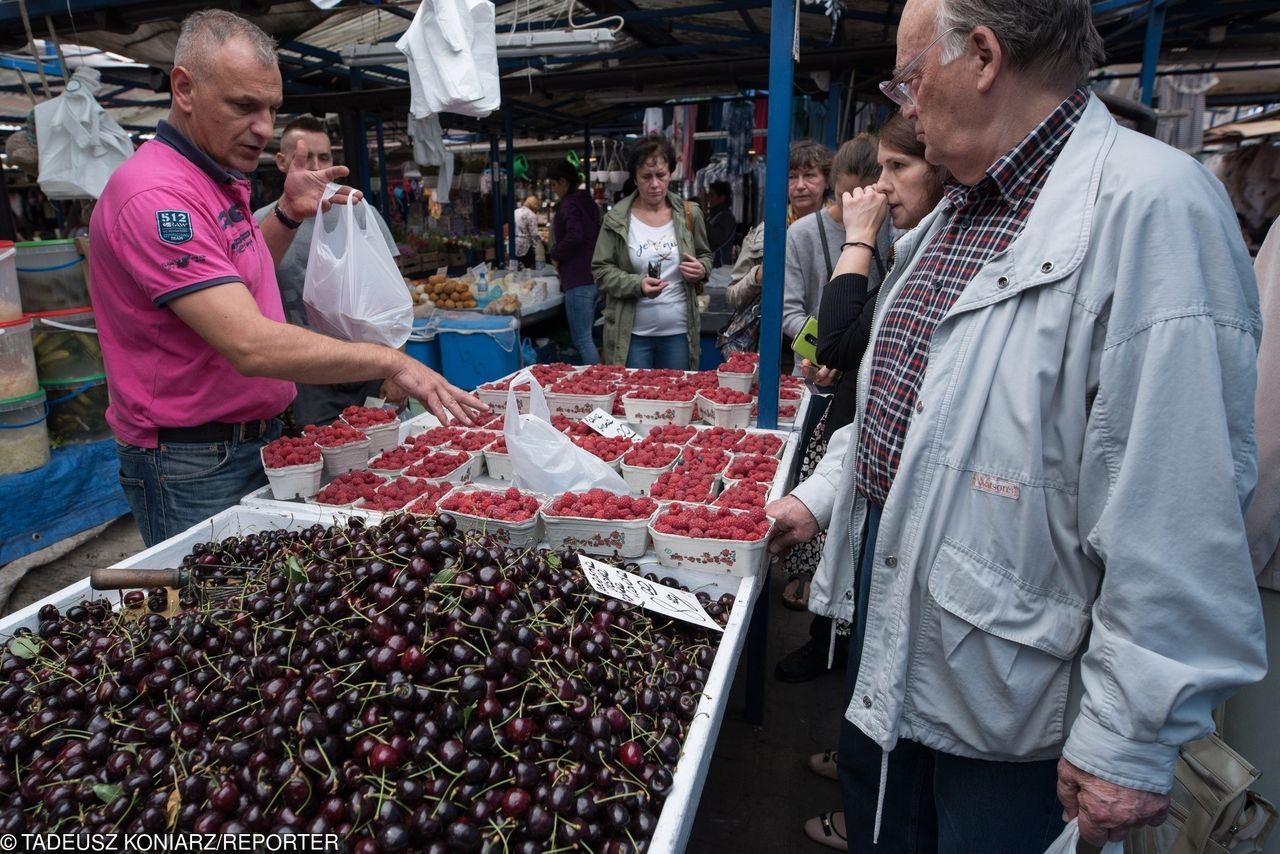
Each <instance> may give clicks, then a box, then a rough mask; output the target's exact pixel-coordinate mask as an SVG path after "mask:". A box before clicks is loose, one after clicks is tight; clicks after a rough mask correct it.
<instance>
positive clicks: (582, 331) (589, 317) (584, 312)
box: [564, 285, 600, 365]
mask: <svg viewBox="0 0 1280 854" xmlns="http://www.w3.org/2000/svg"><path fill="white" fill-rule="evenodd" d="M599 292H600V288H599V287H597V286H596V285H577V286H575V287H572V288H569V289H568V290H567V291H565V292H564V313H565V316H566V317H568V318H569V338H570V339H571V340H572V341H573V346H574V347H576V348H577V349H578V357H579V359H580V360H581V362H582V364H584V365H595V364H599V362H600V351H599V350H598V349H597V348H596V342H595V341H594V340H593V339H592V337H591V330H592V328H593V327H594V326H595V322H596V294H598V293H599Z"/></svg>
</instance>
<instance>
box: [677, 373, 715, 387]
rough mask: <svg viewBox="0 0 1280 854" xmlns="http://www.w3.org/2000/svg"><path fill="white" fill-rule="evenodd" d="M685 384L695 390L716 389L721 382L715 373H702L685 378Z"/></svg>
mask: <svg viewBox="0 0 1280 854" xmlns="http://www.w3.org/2000/svg"><path fill="white" fill-rule="evenodd" d="M685 382H687V383H688V384H689V385H691V386H693V387H694V388H716V387H717V386H719V385H720V380H719V379H717V378H716V372H715V371H701V372H700V373H696V374H690V375H689V376H688V377H685Z"/></svg>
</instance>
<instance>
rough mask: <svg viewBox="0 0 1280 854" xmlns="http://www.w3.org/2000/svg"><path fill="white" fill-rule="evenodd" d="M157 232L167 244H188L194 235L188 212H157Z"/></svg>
mask: <svg viewBox="0 0 1280 854" xmlns="http://www.w3.org/2000/svg"><path fill="white" fill-rule="evenodd" d="M156 231H157V232H158V233H159V235H160V239H161V240H163V241H164V242H165V243H186V242H187V241H188V240H190V239H191V238H192V237H193V236H194V235H193V234H192V231H191V214H190V213H188V212H187V211H156Z"/></svg>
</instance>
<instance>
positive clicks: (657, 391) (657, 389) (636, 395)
mask: <svg viewBox="0 0 1280 854" xmlns="http://www.w3.org/2000/svg"><path fill="white" fill-rule="evenodd" d="M695 393H696V389H694V387H693V386H690V385H668V386H647V387H642V388H637V389H632V390H631V391H629V392H627V393H626V394H625V395H623V397H624V398H625V399H627V400H668V401H671V402H672V403H688V402H689V401H691V400H693V396H694V394H695Z"/></svg>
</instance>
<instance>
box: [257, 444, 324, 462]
mask: <svg viewBox="0 0 1280 854" xmlns="http://www.w3.org/2000/svg"><path fill="white" fill-rule="evenodd" d="M262 462H263V464H264V465H265V466H266V467H267V468H269V469H282V468H286V467H288V466H303V465H307V464H308V463H318V462H320V449H319V448H318V447H316V443H315V442H314V441H313V440H312V439H311V438H309V437H307V436H302V437H299V438H294V437H292V436H282V437H280V438H279V439H276V440H275V441H274V442H271V443H270V444H269V445H267V446H266V447H265V448H263V449H262Z"/></svg>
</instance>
